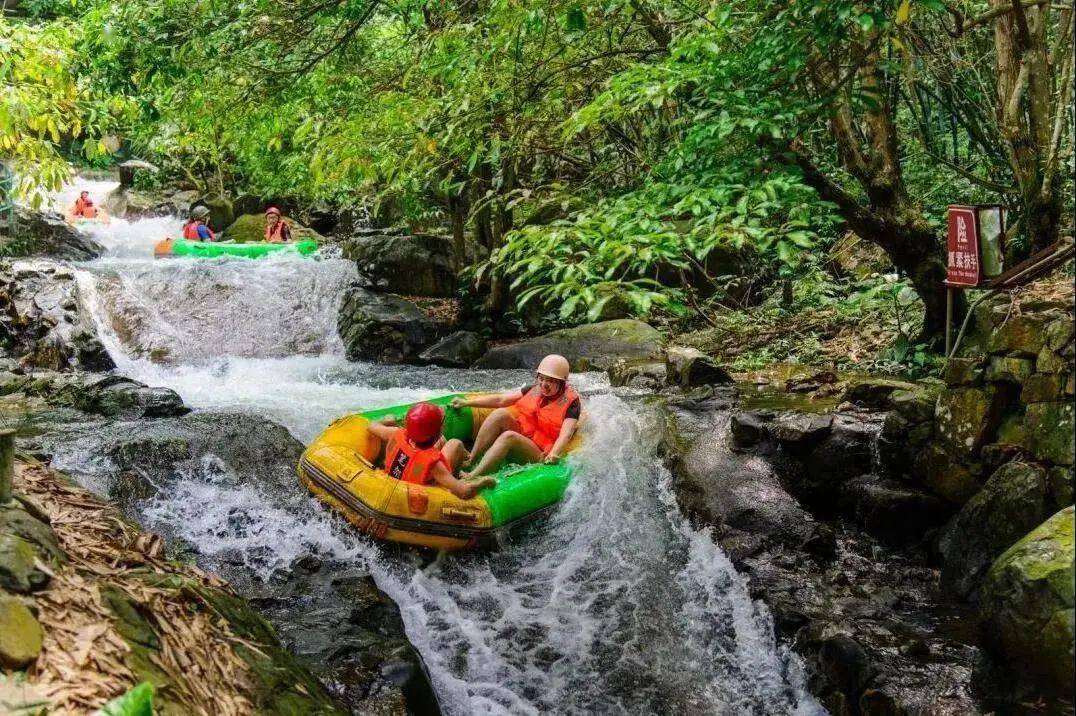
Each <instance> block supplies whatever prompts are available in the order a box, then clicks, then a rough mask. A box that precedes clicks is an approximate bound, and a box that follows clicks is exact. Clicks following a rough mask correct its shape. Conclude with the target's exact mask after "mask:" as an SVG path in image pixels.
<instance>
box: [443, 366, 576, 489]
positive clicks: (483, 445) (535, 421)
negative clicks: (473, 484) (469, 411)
mask: <svg viewBox="0 0 1076 716" xmlns="http://www.w3.org/2000/svg"><path fill="white" fill-rule="evenodd" d="M568 373H569V365H568V359H567V358H565V357H564V356H559V355H548V356H546V357H545V358H543V359H542V362H541V363H539V364H538V374H537V376H536V377H535V381H534V383H533V384H531V385H528V386H524V387H523V388H520V389H519V390H514V391H512V392H510V393H501V394H500V395H487V396H482V397H480V398H472V399H470V400H464V399H462V398H457V399H456V400H453V401H452V406H453V407H455V408H462V407H465V406H473V407H478V408H497V409H496V410H494V411H493V412H492V413H490V415H489V417H488V418H486V419H485V421H484V422H483V423H482V427H481V428H479V430H478V436H477V437H476V438H475V442H474V449H473V450H472V451H471V455H472V456H478V455H481V456H482V459H481V460H480V461H479V462H478V465H477V466H475V467H474V469H473V470H471V471H470V472H461V473H460V476H461V477H465V478H469V477H477V476H479V475H484V474H486V473H489V472H492V471H493V470H496V469H497V468H498V467H500V465H501V464H502V463H503V462H504V461H505V460H508V459H512V460H513V461H515V462H520V463H530V462H546V463H552V462H556V461H557V460H559V459H560V456H561V455H562V454H563V452H564V449H565V448H566V447H568V443H570V442H571V440H572V436H574V435H575V431H576V428H578V427H579V417H580V414H581V412H582V403H581V401H580V399H579V394H578V393H576V392H575V391H574V390H573V389H572V387H571V386H570V385H568ZM471 460H473V457H472V458H471ZM471 460H468V462H467V463H466V464H465V465H464V466H465V467H467V466H469V465H470V462H471Z"/></svg>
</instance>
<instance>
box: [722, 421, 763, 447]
mask: <svg viewBox="0 0 1076 716" xmlns="http://www.w3.org/2000/svg"><path fill="white" fill-rule="evenodd" d="M768 423H769V419H768V416H762V415H760V414H758V413H736V414H734V415H733V416H732V424H731V427H732V442H733V444H734V445H736V447H738V448H749V447H751V446H753V445H757V444H758V443H760V442H762V440H764V439H765V438H766V436H767V435H768V433H769V426H768Z"/></svg>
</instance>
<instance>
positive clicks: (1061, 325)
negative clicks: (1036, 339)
mask: <svg viewBox="0 0 1076 716" xmlns="http://www.w3.org/2000/svg"><path fill="white" fill-rule="evenodd" d="M1073 338H1076V321H1074V320H1073V317H1072V316H1066V317H1063V318H1058V319H1055V320H1054V321H1052V322H1051V323H1050V325H1048V326H1047V327H1046V347H1047V348H1049V349H1050V350H1054V351H1060V350H1062V349H1063V348H1065V347H1066V346H1068V345H1071V344H1072V341H1073Z"/></svg>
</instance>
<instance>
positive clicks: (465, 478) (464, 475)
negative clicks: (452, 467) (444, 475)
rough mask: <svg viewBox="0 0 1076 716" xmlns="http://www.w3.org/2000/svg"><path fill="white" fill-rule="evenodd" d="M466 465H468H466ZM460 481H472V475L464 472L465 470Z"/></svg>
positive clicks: (461, 473) (461, 471)
mask: <svg viewBox="0 0 1076 716" xmlns="http://www.w3.org/2000/svg"><path fill="white" fill-rule="evenodd" d="M464 464H466V463H464ZM460 479H461V480H470V479H471V473H469V472H464V471H463V470H460Z"/></svg>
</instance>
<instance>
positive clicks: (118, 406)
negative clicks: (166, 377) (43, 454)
mask: <svg viewBox="0 0 1076 716" xmlns="http://www.w3.org/2000/svg"><path fill="white" fill-rule="evenodd" d="M15 391H19V392H24V393H26V394H27V395H30V396H34V397H38V398H42V399H43V400H44V401H45V402H46V403H47V404H48V405H51V406H53V407H64V408H74V409H75V410H81V411H83V412H86V413H90V414H93V415H105V416H123V417H127V418H137V417H142V418H157V417H169V416H174V415H185V414H186V413H189V412H190V408H188V407H187V406H185V405H184V404H183V400H182V399H181V398H180V397H179V395H178V394H177V393H176V392H175V391H174V390H171V389H169V388H151V387H149V386H146V385H144V384H142V383H139V382H138V381H135V380H131V379H129V378H124V377H122V376H118V375H111V374H104V375H102V374H97V373H56V372H52V371H38V372H35V373H31V374H29V375H26V376H21V377H20V378H19V379H18V380H14V381H11V380H8V381H5V380H4V379H3V378H2V377H0V393H6V392H15Z"/></svg>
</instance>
